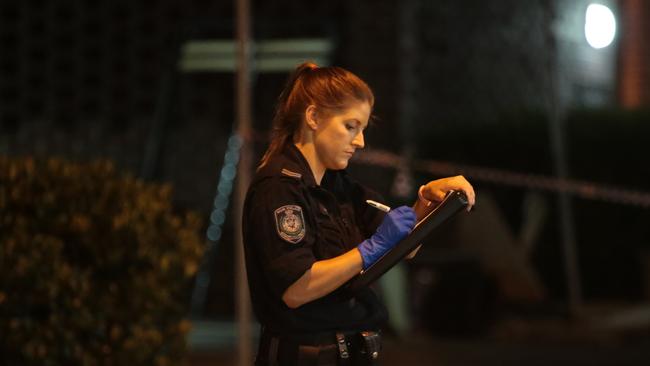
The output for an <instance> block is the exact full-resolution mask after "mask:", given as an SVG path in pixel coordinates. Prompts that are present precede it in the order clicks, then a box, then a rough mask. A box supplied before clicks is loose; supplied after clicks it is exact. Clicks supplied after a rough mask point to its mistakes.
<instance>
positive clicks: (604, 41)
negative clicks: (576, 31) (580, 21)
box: [585, 4, 616, 48]
mask: <svg viewBox="0 0 650 366" xmlns="http://www.w3.org/2000/svg"><path fill="white" fill-rule="evenodd" d="M615 35H616V19H614V13H612V11H611V10H609V8H608V7H606V6H605V5H600V4H589V6H588V7H587V14H586V17H585V37H586V38H587V42H588V43H589V45H590V46H591V47H593V48H603V47H607V46H609V45H610V44H611V43H612V41H613V40H614V36H615Z"/></svg>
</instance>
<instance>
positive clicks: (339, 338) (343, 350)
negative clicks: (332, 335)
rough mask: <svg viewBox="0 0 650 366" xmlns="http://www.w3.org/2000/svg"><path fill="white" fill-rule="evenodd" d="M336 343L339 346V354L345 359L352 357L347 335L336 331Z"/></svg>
mask: <svg viewBox="0 0 650 366" xmlns="http://www.w3.org/2000/svg"><path fill="white" fill-rule="evenodd" d="M336 345H337V346H338V347H339V355H340V356H341V358H343V359H347V358H350V353H349V352H348V345H347V343H346V342H345V335H344V334H343V333H336Z"/></svg>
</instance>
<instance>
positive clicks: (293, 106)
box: [259, 62, 375, 168]
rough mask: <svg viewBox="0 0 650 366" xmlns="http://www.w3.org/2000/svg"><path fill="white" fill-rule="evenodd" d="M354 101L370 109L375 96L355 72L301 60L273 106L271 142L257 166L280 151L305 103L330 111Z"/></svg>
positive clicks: (297, 123)
mask: <svg viewBox="0 0 650 366" xmlns="http://www.w3.org/2000/svg"><path fill="white" fill-rule="evenodd" d="M357 102H367V103H368V104H369V105H370V109H371V110H372V107H373V105H374V103H375V96H374V95H373V93H372V90H371V89H370V87H368V85H367V84H366V83H365V82H364V81H363V80H361V79H360V78H359V77H358V76H356V75H354V74H353V73H351V72H350V71H348V70H345V69H343V68H341V67H337V66H328V67H318V65H316V64H314V63H312V62H304V63H302V64H300V65H298V67H296V69H295V70H294V71H293V73H292V74H291V75H290V76H289V79H288V80H287V83H286V85H285V86H284V89H283V90H282V93H280V97H279V98H278V103H277V105H276V108H275V115H274V116H273V126H272V131H271V143H270V145H269V148H268V149H267V150H266V152H265V153H264V156H263V157H262V160H261V161H260V166H259V167H260V168H261V167H263V166H264V165H265V164H266V163H267V162H268V160H269V159H270V158H271V157H272V156H273V155H275V154H276V153H277V152H278V151H280V150H281V149H282V148H283V147H284V145H285V144H287V142H288V141H290V139H291V138H293V135H294V134H295V133H296V132H298V131H299V130H300V126H301V125H302V122H303V117H304V114H305V111H306V110H307V107H309V106H310V105H314V106H316V109H317V110H320V111H323V112H324V113H332V112H336V111H340V110H343V109H345V108H348V107H349V106H350V105H351V104H353V103H357Z"/></svg>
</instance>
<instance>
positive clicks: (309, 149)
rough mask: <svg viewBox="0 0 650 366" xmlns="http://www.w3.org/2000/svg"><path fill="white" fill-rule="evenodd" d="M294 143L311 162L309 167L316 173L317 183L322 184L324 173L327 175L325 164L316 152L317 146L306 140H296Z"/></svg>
mask: <svg viewBox="0 0 650 366" xmlns="http://www.w3.org/2000/svg"><path fill="white" fill-rule="evenodd" d="M294 145H296V147H297V148H298V150H300V152H301V153H302V155H303V156H304V157H305V159H306V160H307V163H309V168H310V169H311V172H312V174H313V175H314V180H315V181H316V184H318V185H320V182H321V180H322V179H323V175H325V165H323V163H321V161H320V159H319V158H318V155H317V154H316V148H315V146H314V144H312V143H309V142H307V143H305V142H295V143H294Z"/></svg>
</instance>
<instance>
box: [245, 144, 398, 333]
mask: <svg viewBox="0 0 650 366" xmlns="http://www.w3.org/2000/svg"><path fill="white" fill-rule="evenodd" d="M366 199H374V200H381V197H379V196H378V195H377V194H376V193H375V192H373V191H371V190H368V189H366V188H365V187H363V186H362V185H360V184H359V183H356V182H355V181H353V180H352V179H351V178H350V177H348V176H347V174H346V172H345V171H343V170H341V171H331V170H328V171H326V173H325V175H324V177H323V179H322V181H321V185H320V186H319V185H317V184H316V182H315V180H314V176H313V174H312V172H311V169H310V168H309V164H308V163H307V160H306V159H305V158H304V156H303V155H302V153H301V152H300V150H298V148H296V147H295V146H294V145H293V144H288V145H286V147H285V148H284V150H283V151H281V152H280V153H278V154H276V156H273V157H272V158H271V159H270V160H269V161H268V163H267V164H266V165H265V166H264V167H262V168H261V169H260V170H259V171H258V172H257V174H256V176H255V178H254V179H253V182H252V183H251V186H250V188H249V190H248V194H247V196H246V202H245V204H244V214H243V230H244V232H243V234H244V248H245V253H246V268H247V272H248V282H249V286H250V291H251V297H252V303H253V310H254V311H255V314H256V316H257V318H258V320H259V321H260V322H261V323H262V324H263V325H265V326H266V327H267V329H269V330H271V331H274V332H277V333H307V332H321V331H330V330H342V331H346V330H363V329H369V330H371V329H376V328H377V327H378V326H379V325H380V324H381V323H382V322H384V321H385V320H386V317H387V313H386V309H385V308H384V306H383V304H382V303H381V302H380V301H379V299H378V298H377V296H376V295H375V293H374V291H373V290H372V289H370V288H367V289H365V290H363V291H361V292H360V293H359V294H358V295H356V296H355V297H354V298H353V299H352V300H349V299H348V300H344V299H343V298H342V297H340V296H339V294H338V293H337V291H335V292H333V293H331V294H329V295H327V296H325V297H322V298H320V299H317V300H314V301H312V302H309V303H306V304H304V305H302V306H300V307H298V308H296V309H291V308H289V307H288V306H286V304H285V303H284V302H283V301H282V294H283V293H284V292H285V290H286V289H287V288H288V287H289V286H290V285H291V284H293V283H294V282H295V281H297V280H298V279H299V278H300V277H301V276H302V275H303V274H304V273H305V272H306V271H307V270H309V269H310V268H311V266H312V264H314V262H316V261H319V260H323V259H329V258H333V257H336V256H339V255H341V254H343V253H345V252H347V251H349V250H351V249H353V248H355V247H356V246H357V245H358V244H359V243H361V242H362V241H363V240H364V239H366V238H368V237H369V236H370V235H372V234H373V233H374V232H375V230H376V228H377V226H378V225H379V224H380V223H381V220H382V219H383V216H384V215H385V214H384V213H383V212H381V211H379V210H377V209H375V208H372V207H370V206H369V205H368V204H366V202H365V200H366Z"/></svg>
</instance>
